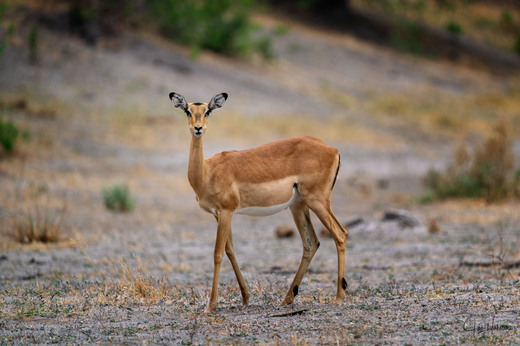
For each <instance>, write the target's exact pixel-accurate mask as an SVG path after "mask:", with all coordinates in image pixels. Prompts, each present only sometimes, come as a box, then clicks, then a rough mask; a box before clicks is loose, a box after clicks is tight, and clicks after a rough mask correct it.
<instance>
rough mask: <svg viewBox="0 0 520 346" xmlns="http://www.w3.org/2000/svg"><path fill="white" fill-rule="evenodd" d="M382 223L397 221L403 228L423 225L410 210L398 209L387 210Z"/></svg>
mask: <svg viewBox="0 0 520 346" xmlns="http://www.w3.org/2000/svg"><path fill="white" fill-rule="evenodd" d="M381 221H383V222H385V221H397V222H398V223H399V226H401V227H403V228H413V227H418V226H420V225H421V222H420V221H419V220H418V219H417V218H416V217H415V216H413V215H412V213H410V212H409V211H408V210H403V209H396V210H387V211H385V214H384V215H383V218H382V219H381Z"/></svg>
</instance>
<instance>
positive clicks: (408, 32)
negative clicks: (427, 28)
mask: <svg viewBox="0 0 520 346" xmlns="http://www.w3.org/2000/svg"><path fill="white" fill-rule="evenodd" d="M396 24H397V25H396V30H395V31H393V32H392V35H391V38H390V40H391V44H392V46H393V47H394V48H396V49H398V50H400V51H402V52H405V53H411V54H414V55H423V54H424V52H425V49H424V45H423V43H422V38H421V35H422V33H421V28H420V27H419V25H418V24H417V23H416V22H414V21H409V20H406V19H399V20H398V21H397V22H396Z"/></svg>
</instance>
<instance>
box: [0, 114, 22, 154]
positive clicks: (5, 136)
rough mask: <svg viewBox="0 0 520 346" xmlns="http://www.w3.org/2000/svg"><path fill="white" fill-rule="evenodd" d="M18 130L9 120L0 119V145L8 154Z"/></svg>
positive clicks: (12, 148) (10, 151)
mask: <svg viewBox="0 0 520 346" xmlns="http://www.w3.org/2000/svg"><path fill="white" fill-rule="evenodd" d="M19 133H20V130H19V129H18V127H17V126H16V125H15V124H14V123H13V122H12V121H10V120H2V119H1V118H0V144H1V145H2V147H3V148H4V150H5V152H7V153H8V154H10V153H12V152H13V150H14V146H15V143H16V140H17V139H18V135H19Z"/></svg>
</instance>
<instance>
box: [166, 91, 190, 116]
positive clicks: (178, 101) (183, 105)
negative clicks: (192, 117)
mask: <svg viewBox="0 0 520 346" xmlns="http://www.w3.org/2000/svg"><path fill="white" fill-rule="evenodd" d="M170 100H171V101H172V103H173V105H174V106H175V107H177V108H180V109H182V110H183V111H185V112H186V111H187V110H188V103H187V102H186V99H185V98H184V96H182V95H181V94H177V93H174V92H171V93H170Z"/></svg>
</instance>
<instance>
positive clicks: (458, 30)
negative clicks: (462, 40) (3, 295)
mask: <svg viewBox="0 0 520 346" xmlns="http://www.w3.org/2000/svg"><path fill="white" fill-rule="evenodd" d="M446 30H447V31H448V32H449V33H452V34H454V35H461V34H462V33H463V30H462V26H460V24H459V23H457V22H455V21H453V20H450V21H449V22H448V23H446Z"/></svg>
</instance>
